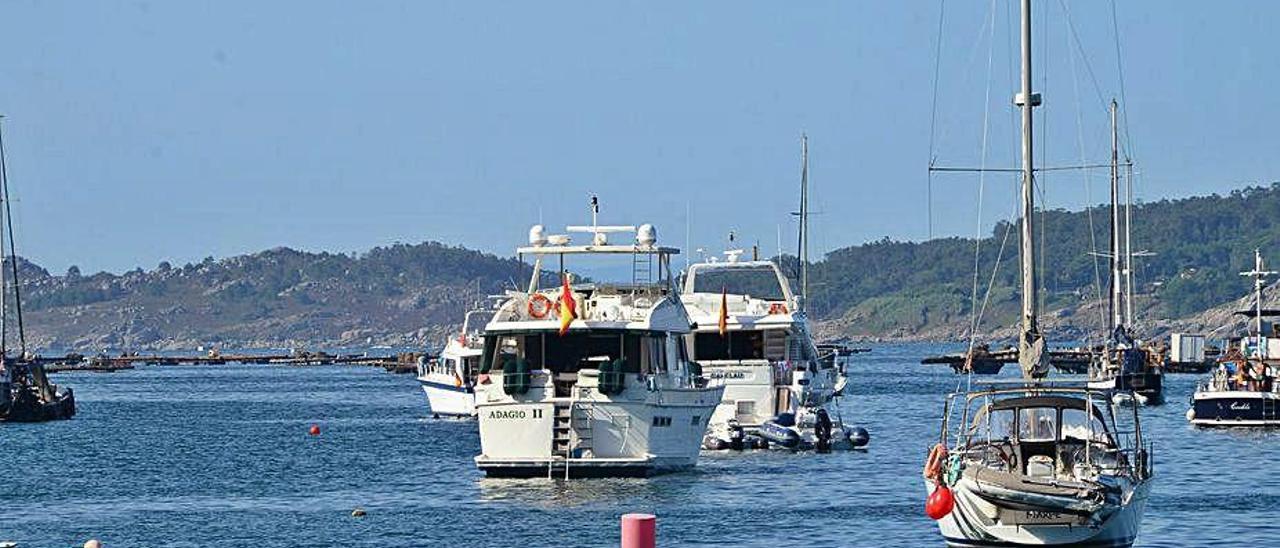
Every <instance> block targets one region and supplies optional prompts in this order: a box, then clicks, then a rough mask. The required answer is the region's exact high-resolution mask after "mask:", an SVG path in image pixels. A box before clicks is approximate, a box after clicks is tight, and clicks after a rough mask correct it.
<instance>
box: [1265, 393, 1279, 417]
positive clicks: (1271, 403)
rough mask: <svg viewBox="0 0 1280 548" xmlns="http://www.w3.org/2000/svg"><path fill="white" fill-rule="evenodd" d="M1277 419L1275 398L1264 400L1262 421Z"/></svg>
mask: <svg viewBox="0 0 1280 548" xmlns="http://www.w3.org/2000/svg"><path fill="white" fill-rule="evenodd" d="M1275 418H1276V400H1275V398H1268V397H1265V395H1264V397H1263V398H1262V420H1264V421H1269V420H1275Z"/></svg>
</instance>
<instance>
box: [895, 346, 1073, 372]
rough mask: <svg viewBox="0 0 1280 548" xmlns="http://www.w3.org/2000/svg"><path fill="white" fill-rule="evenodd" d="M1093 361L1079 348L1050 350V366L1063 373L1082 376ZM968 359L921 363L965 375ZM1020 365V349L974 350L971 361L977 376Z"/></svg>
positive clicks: (956, 357)
mask: <svg viewBox="0 0 1280 548" xmlns="http://www.w3.org/2000/svg"><path fill="white" fill-rule="evenodd" d="M1092 360H1093V352H1091V351H1089V350H1084V349H1078V348H1069V349H1060V350H1050V351H1049V364H1050V365H1052V366H1053V368H1054V369H1057V370H1058V371H1059V372H1062V373H1069V374H1081V373H1086V372H1088V370H1089V362H1090V361H1092ZM966 361H970V360H969V359H968V355H967V354H965V353H963V352H962V353H957V354H945V355H942V356H930V357H927V358H925V359H923V360H920V363H921V364H923V365H939V364H941V365H949V366H951V369H953V370H955V372H956V373H964V372H965V371H964V364H965V362H966ZM1010 363H1018V349H1016V348H1006V349H1004V350H996V351H985V350H981V349H978V350H974V352H973V359H972V361H971V364H972V367H973V372H974V373H975V374H977V375H995V374H997V373H999V372H1000V370H1001V369H1003V368H1004V366H1005V365H1006V364H1010Z"/></svg>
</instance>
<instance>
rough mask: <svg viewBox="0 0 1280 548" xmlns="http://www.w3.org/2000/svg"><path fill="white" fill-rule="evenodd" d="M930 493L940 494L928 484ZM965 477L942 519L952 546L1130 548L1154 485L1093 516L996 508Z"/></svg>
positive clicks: (1144, 486)
mask: <svg viewBox="0 0 1280 548" xmlns="http://www.w3.org/2000/svg"><path fill="white" fill-rule="evenodd" d="M926 488H927V489H928V491H929V492H930V493H932V492H933V490H934V489H936V485H935V484H934V483H933V482H931V481H926ZM977 489H979V488H978V487H976V485H975V484H974V483H973V482H972V481H971V480H968V479H964V478H962V479H961V480H960V481H958V482H957V484H956V485H955V486H954V487H953V488H952V493H953V495H954V496H955V507H954V509H953V510H952V511H951V513H950V514H948V515H946V516H944V517H943V518H942V519H940V520H938V527H939V530H940V532H941V533H942V536H943V539H944V540H945V541H946V543H947V545H948V546H959V547H978V546H981V547H996V546H1000V547H1008V546H1090V547H1111V546H1132V545H1133V543H1134V541H1135V540H1136V539H1137V537H1138V530H1139V526H1140V525H1141V523H1142V515H1143V513H1144V512H1145V511H1146V505H1147V497H1148V491H1149V489H1150V482H1141V483H1139V484H1137V485H1135V486H1134V489H1133V491H1132V493H1131V494H1130V495H1129V497H1128V502H1127V503H1126V504H1122V505H1109V506H1107V507H1105V508H1103V509H1101V510H1099V511H1097V512H1094V513H1092V514H1085V513H1082V514H1071V513H1068V512H1061V513H1055V512H1049V511H1040V510H1009V509H1004V508H998V507H997V506H995V505H994V504H992V503H991V502H989V501H988V500H986V499H985V498H983V497H982V496H980V495H979V494H978V491H977Z"/></svg>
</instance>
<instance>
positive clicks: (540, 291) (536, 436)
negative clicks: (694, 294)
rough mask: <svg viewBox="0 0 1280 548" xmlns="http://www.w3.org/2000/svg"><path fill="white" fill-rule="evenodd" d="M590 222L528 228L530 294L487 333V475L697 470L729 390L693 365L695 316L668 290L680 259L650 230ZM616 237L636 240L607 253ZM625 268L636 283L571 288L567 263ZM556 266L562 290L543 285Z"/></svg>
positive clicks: (479, 388)
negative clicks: (690, 339) (619, 262)
mask: <svg viewBox="0 0 1280 548" xmlns="http://www.w3.org/2000/svg"><path fill="white" fill-rule="evenodd" d="M597 213H598V206H597V202H596V200H595V198H594V197H593V198H592V224H591V225H590V226H581V227H573V226H571V227H569V228H568V232H570V233H585V234H587V235H588V237H589V242H587V243H585V244H581V245H571V241H570V237H569V235H547V234H545V232H544V229H543V227H542V226H540V225H539V226H535V227H533V229H531V230H530V237H529V243H530V245H529V246H528V247H522V248H520V249H519V250H518V253H519V254H520V256H521V257H523V256H525V255H531V256H533V257H534V265H533V272H532V275H531V279H530V283H529V287H528V289H527V290H526V291H522V292H512V293H511V294H509V296H508V298H507V300H506V301H505V302H503V303H502V305H501V306H500V308H499V309H498V311H497V313H496V314H495V316H494V318H493V320H492V321H491V322H489V324H488V325H487V326H486V327H485V334H484V350H483V354H482V358H481V364H480V370H479V372H480V376H479V377H478V379H477V382H478V384H477V385H476V411H477V420H478V421H479V425H480V446H481V454H480V455H479V456H477V457H476V458H475V462H476V465H477V466H478V467H479V468H480V469H481V470H483V471H484V472H485V473H486V474H487V475H488V476H491V477H495V476H496V477H537V476H543V477H565V478H570V477H588V476H649V475H654V474H660V473H666V472H674V471H679V470H685V469H688V468H691V467H693V466H694V465H695V464H696V463H697V460H698V452H699V447H700V445H701V440H702V436H703V434H704V432H705V431H706V428H707V423H708V422H709V421H710V419H711V414H712V412H713V411H714V410H715V407H716V405H717V404H718V403H719V402H720V399H721V396H722V394H723V392H724V388H723V387H720V386H708V385H707V382H706V379H704V378H703V377H702V375H701V372H700V371H699V369H698V366H697V364H696V363H694V362H692V361H691V360H689V359H688V356H687V355H686V351H685V342H684V336H685V334H687V333H689V331H690V327H691V325H690V321H689V316H688V315H687V314H686V313H685V308H684V306H683V305H682V304H681V303H680V301H679V299H678V297H677V294H676V288H675V286H674V283H673V281H672V275H671V264H670V258H671V256H672V255H674V254H676V253H679V250H677V249H675V248H670V247H663V246H660V245H658V243H657V233H656V231H655V230H654V228H653V227H652V226H650V225H641V226H639V227H638V228H637V227H634V226H600V225H598V224H597V223H596V215H597ZM610 234H628V235H629V236H630V237H631V238H633V240H632V241H628V242H624V243H610V242H609V235H610ZM589 258H595V259H601V258H614V259H623V260H625V262H626V263H628V264H629V265H630V266H631V276H630V280H629V281H628V282H618V283H609V282H601V281H595V282H591V283H585V282H581V281H580V282H577V283H574V281H573V279H572V276H571V274H570V272H569V271H568V270H567V269H566V268H565V266H564V264H565V260H566V259H573V260H579V259H581V260H583V261H584V262H585V261H586V260H587V259H589ZM552 260H558V263H559V265H560V266H559V268H558V269H557V270H555V271H554V272H555V277H556V278H559V280H560V284H558V285H556V284H550V285H552V287H546V288H544V287H541V285H540V283H541V282H542V281H544V279H545V278H546V277H547V276H546V275H545V274H544V272H543V268H544V267H546V266H548V265H547V264H546V263H547V262H549V261H552Z"/></svg>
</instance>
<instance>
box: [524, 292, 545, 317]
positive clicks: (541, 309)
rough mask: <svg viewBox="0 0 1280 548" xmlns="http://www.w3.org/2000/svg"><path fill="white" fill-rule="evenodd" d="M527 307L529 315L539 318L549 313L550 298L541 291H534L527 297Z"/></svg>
mask: <svg viewBox="0 0 1280 548" xmlns="http://www.w3.org/2000/svg"><path fill="white" fill-rule="evenodd" d="M527 308H528V311H529V316H531V317H533V318H534V319H538V320H541V319H542V318H545V317H547V314H550V313H551V299H548V298H547V296H546V295H543V294H541V293H534V294H533V296H532V297H529V306H528V307H527Z"/></svg>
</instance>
